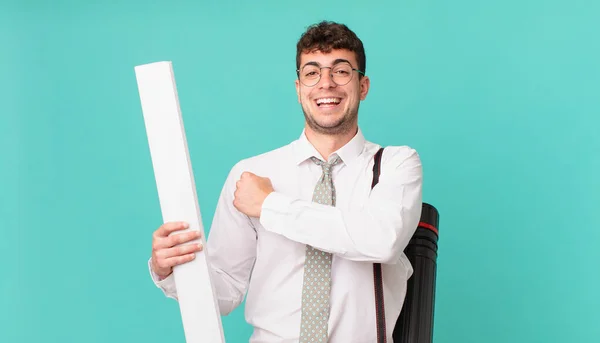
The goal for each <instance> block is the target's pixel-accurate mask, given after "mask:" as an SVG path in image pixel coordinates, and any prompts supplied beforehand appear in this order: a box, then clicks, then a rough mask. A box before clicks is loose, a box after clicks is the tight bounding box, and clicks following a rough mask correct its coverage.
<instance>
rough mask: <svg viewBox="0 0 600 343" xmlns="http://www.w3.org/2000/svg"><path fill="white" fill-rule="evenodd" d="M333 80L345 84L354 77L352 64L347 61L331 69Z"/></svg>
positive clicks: (341, 84)
mask: <svg viewBox="0 0 600 343" xmlns="http://www.w3.org/2000/svg"><path fill="white" fill-rule="evenodd" d="M331 75H332V77H333V82H335V83H336V84H338V85H340V86H343V85H345V84H347V83H348V82H350V80H351V79H352V66H350V65H349V64H347V63H341V64H338V65H336V66H335V67H333V69H331Z"/></svg>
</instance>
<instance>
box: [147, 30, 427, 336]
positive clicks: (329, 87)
mask: <svg viewBox="0 0 600 343" xmlns="http://www.w3.org/2000/svg"><path fill="white" fill-rule="evenodd" d="M296 69H297V70H296V71H297V75H298V77H297V79H296V80H295V84H296V92H297V95H298V102H299V103H300V105H301V108H302V111H303V112H304V117H305V126H304V129H303V130H302V132H301V134H300V137H299V138H298V139H296V140H294V141H292V142H291V143H290V144H288V145H285V146H283V147H280V148H278V149H275V150H273V151H269V152H266V153H263V154H260V155H258V156H255V157H252V158H249V159H245V160H243V161H240V162H239V163H237V164H236V165H235V166H234V167H233V168H232V170H231V172H230V174H229V176H228V178H227V180H226V182H225V185H224V187H223V191H222V193H221V196H220V198H219V202H218V205H217V208H216V211H215V216H214V219H213V223H212V226H211V230H210V235H209V238H208V241H207V245H208V246H207V247H206V252H207V255H208V257H209V261H210V267H211V271H212V278H213V282H214V284H215V288H216V293H217V294H216V296H217V299H218V303H219V309H220V312H221V314H223V315H226V314H228V313H230V312H231V311H233V310H234V309H235V308H236V307H237V306H238V305H240V303H241V302H242V301H243V299H244V297H245V296H246V320H247V321H248V323H249V324H250V325H252V326H253V327H254V332H253V334H252V337H251V338H250V342H253V343H258V342H261V343H267V342H268V343H271V342H278V343H281V342H331V343H354V342H356V343H363V342H364V343H371V342H375V340H376V311H375V296H374V281H373V263H381V264H382V273H383V284H384V299H385V302H384V306H385V322H386V326H387V328H388V330H387V341H388V342H392V331H393V327H394V325H395V323H396V320H397V318H398V316H399V314H400V310H401V308H402V305H403V302H404V297H405V294H406V281H407V279H408V278H409V277H410V276H411V274H412V272H413V270H412V266H411V265H410V262H409V261H408V259H407V257H406V256H405V255H404V253H403V251H404V248H405V247H406V245H407V244H408V242H409V240H410V238H411V236H412V235H413V233H414V232H415V230H416V228H417V224H418V221H419V218H420V214H421V206H422V203H421V201H422V195H421V193H422V168H421V161H420V159H419V156H418V154H417V152H416V151H415V150H414V149H412V148H410V147H408V146H405V145H401V146H388V147H386V148H385V150H384V152H383V155H382V159H381V176H380V179H379V183H378V184H377V185H376V186H375V187H374V188H372V189H371V183H372V178H373V171H372V170H373V165H374V156H375V154H376V153H377V151H378V150H379V149H380V148H381V146H380V145H378V144H375V143H371V142H369V141H367V140H366V139H365V137H364V136H363V133H362V131H361V130H360V128H359V127H358V109H359V105H360V102H361V101H362V100H365V98H366V97H367V93H368V92H369V87H370V81H369V78H368V77H367V76H366V58H365V52H364V48H363V44H362V42H361V41H360V39H359V38H358V37H357V36H356V35H355V34H354V32H352V31H351V30H350V29H348V28H347V27H346V26H345V25H342V24H338V23H332V22H321V23H319V24H316V25H314V26H311V27H309V28H308V30H307V31H306V32H305V33H304V34H303V35H302V37H301V38H300V40H299V41H298V44H297V56H296ZM185 227H186V225H185V224H184V223H165V224H164V225H162V226H160V227H159V228H158V229H157V230H156V231H155V232H154V236H153V249H152V257H151V259H150V261H149V267H150V271H151V275H152V278H153V280H154V282H155V283H156V285H157V286H158V287H160V288H161V289H162V290H163V291H164V293H165V294H166V295H167V296H168V297H172V298H175V299H177V290H176V287H175V283H174V278H173V274H172V268H173V266H175V265H178V264H182V263H186V262H188V261H191V260H192V259H193V258H194V256H195V252H197V251H199V250H201V249H202V247H199V246H194V245H180V243H185V242H187V241H189V240H192V239H195V238H197V236H195V234H194V233H181V234H177V233H176V231H178V230H181V229H183V228H185ZM170 233H175V234H173V235H170ZM390 328H391V329H390Z"/></svg>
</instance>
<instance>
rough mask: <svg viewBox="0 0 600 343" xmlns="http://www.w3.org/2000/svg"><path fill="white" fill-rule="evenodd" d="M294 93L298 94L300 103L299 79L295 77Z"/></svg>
mask: <svg viewBox="0 0 600 343" xmlns="http://www.w3.org/2000/svg"><path fill="white" fill-rule="evenodd" d="M295 84H296V95H297V96H298V103H302V100H301V99H300V81H298V79H296V82H295Z"/></svg>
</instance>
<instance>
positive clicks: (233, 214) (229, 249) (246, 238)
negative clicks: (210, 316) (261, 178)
mask: <svg viewBox="0 0 600 343" xmlns="http://www.w3.org/2000/svg"><path fill="white" fill-rule="evenodd" d="M238 174H239V172H237V169H236V168H235V167H234V168H233V170H232V171H231V172H230V174H229V176H228V177H227V180H226V182H225V185H224V186H223V189H222V191H221V195H220V197H219V201H218V203H217V208H216V210H215V215H214V218H213V223H212V226H211V230H210V233H209V239H208V240H207V246H206V248H205V251H206V253H207V260H208V261H209V263H210V265H209V267H210V268H209V270H210V271H211V278H212V282H213V284H214V286H215V291H216V297H217V300H218V304H219V309H220V313H221V314H222V315H227V314H229V313H230V312H231V311H233V310H234V309H235V308H236V307H237V306H239V304H240V303H241V302H242V300H243V298H244V295H245V293H246V289H247V286H248V281H249V278H250V273H251V270H252V267H253V266H254V260H255V257H256V232H255V231H254V228H253V227H252V224H251V221H250V219H249V218H248V217H247V216H246V215H244V214H243V213H240V212H239V211H238V210H237V209H235V208H234V206H233V193H234V191H235V181H236V178H237V177H238ZM148 267H149V268H150V275H151V277H152V280H153V281H154V283H155V285H156V286H157V287H159V288H160V289H161V290H162V291H163V292H164V293H165V295H166V296H167V297H170V298H173V299H177V288H176V285H175V278H174V276H173V274H170V275H169V276H168V277H166V278H165V279H160V278H159V276H158V275H156V274H155V273H154V272H153V271H152V268H151V263H150V261H148Z"/></svg>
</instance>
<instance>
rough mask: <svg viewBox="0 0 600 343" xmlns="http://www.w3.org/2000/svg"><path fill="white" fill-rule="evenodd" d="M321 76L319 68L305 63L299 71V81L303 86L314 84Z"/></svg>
mask: <svg viewBox="0 0 600 343" xmlns="http://www.w3.org/2000/svg"><path fill="white" fill-rule="evenodd" d="M320 78H321V69H319V67H317V66H314V65H310V64H309V65H306V66H304V67H303V68H302V70H301V71H300V82H302V83H303V84H304V85H305V86H308V87H310V86H314V85H316V84H317V83H318V82H319V79H320Z"/></svg>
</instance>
